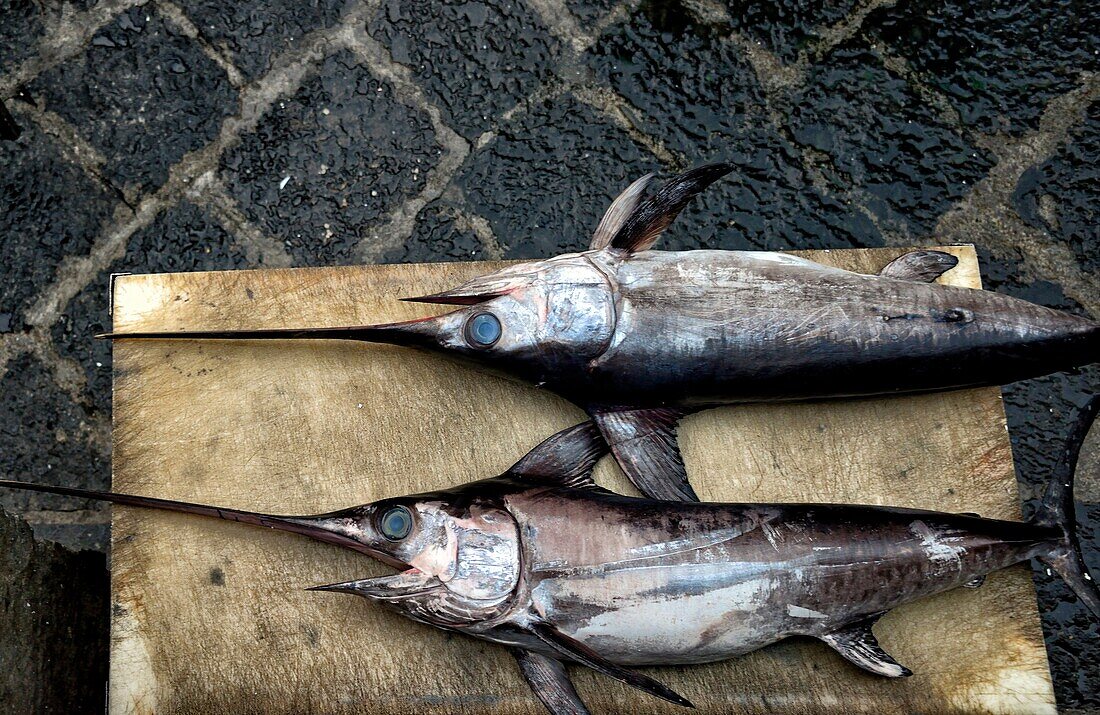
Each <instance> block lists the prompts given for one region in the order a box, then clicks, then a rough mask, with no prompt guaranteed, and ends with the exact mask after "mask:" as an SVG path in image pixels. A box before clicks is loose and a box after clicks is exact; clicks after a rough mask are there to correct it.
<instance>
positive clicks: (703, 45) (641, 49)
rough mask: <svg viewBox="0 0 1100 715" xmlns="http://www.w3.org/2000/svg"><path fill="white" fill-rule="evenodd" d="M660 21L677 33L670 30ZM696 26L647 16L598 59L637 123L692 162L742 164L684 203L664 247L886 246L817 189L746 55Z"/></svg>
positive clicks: (605, 46)
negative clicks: (779, 127) (774, 122)
mask: <svg viewBox="0 0 1100 715" xmlns="http://www.w3.org/2000/svg"><path fill="white" fill-rule="evenodd" d="M684 22H685V23H686V22H689V20H684ZM661 23H664V27H666V28H667V27H673V28H675V29H674V30H669V29H661V27H662V26H661ZM697 30H698V28H697V27H696V26H693V25H690V24H680V23H679V22H673V21H672V20H669V19H668V18H667V17H666V18H656V19H654V18H652V17H651V16H650V14H647V13H646V12H642V13H639V14H638V15H637V16H636V17H635V18H634V20H633V22H631V23H629V24H628V25H625V26H622V27H620V28H618V29H617V30H616V31H615V32H613V33H612V34H611V35H609V36H608V37H606V38H605V39H604V41H603V42H601V43H600V44H599V45H598V46H597V47H595V48H594V49H593V51H592V54H591V56H590V58H589V62H590V64H591V65H592V66H593V68H594V70H595V71H596V73H597V74H598V75H600V76H601V77H603V78H604V79H605V80H606V81H607V82H608V83H609V84H610V85H611V86H612V87H613V88H614V89H615V90H616V91H617V92H618V93H619V94H621V95H622V96H623V97H625V98H626V99H627V100H628V101H629V102H630V104H631V105H632V106H633V107H636V108H637V109H638V110H639V111H640V112H641V113H642V114H640V115H637V116H635V117H633V119H634V120H635V121H636V123H637V124H638V125H639V126H640V127H641V128H642V129H643V130H644V131H646V132H647V133H648V134H650V135H651V136H654V137H656V138H658V139H660V140H661V142H662V143H663V144H664V146H665V147H667V148H669V149H672V150H674V151H676V152H678V153H680V154H682V155H683V156H684V157H685V159H686V162H687V164H689V165H691V166H695V165H699V164H703V163H706V162H709V161H729V162H731V163H733V164H734V166H735V168H734V170H733V172H731V173H730V174H729V176H727V177H726V178H724V179H719V180H718V182H716V183H715V184H714V185H713V186H712V187H711V188H709V189H708V190H707V191H705V192H704V193H703V194H702V195H701V196H699V197H698V198H697V199H695V200H694V201H693V202H692V204H691V205H689V207H688V208H687V209H685V211H684V213H683V215H682V217H681V218H680V219H678V220H677V222H676V223H675V224H674V225H673V227H672V228H671V229H670V230H669V234H668V236H666V237H663V238H662V239H661V244H660V246H661V247H662V248H667V249H691V248H707V247H709V248H725V249H750V248H756V249H766V250H772V249H785V248H848V247H854V246H877V245H881V244H882V237H881V235H880V234H879V232H878V230H877V229H876V228H875V226H874V224H873V222H872V221H871V220H870V219H869V218H868V217H867V216H866V215H865V214H864V213H863V212H862V211H861V210H859V209H858V208H855V207H852V206H849V205H847V204H846V203H845V201H844V200H843V199H842V198H839V197H837V196H829V195H827V194H826V193H825V192H823V191H822V190H820V189H818V188H815V187H814V186H813V181H812V178H811V177H810V176H809V175H808V174H807V172H806V170H805V169H804V167H803V163H802V160H801V157H800V156H799V153H798V151H797V149H796V147H794V146H792V145H791V144H790V142H788V141H786V140H785V139H784V138H783V137H781V136H780V135H779V134H778V133H777V131H776V130H775V129H773V128H772V127H771V125H770V122H769V120H768V119H767V117H766V116H765V111H766V110H765V107H764V97H763V92H762V90H761V89H760V87H759V84H758V83H757V80H756V75H755V73H754V72H753V70H752V68H751V67H750V66H749V65H748V64H747V63H746V62H745V60H744V59H742V57H741V53H740V52H739V51H738V50H737V49H736V48H735V47H734V46H733V45H731V44H729V43H726V42H723V41H722V40H721V39H720V38H718V37H714V36H711V35H708V34H706V33H705V32H699V31H697ZM838 194H839V196H843V193H842V192H838Z"/></svg>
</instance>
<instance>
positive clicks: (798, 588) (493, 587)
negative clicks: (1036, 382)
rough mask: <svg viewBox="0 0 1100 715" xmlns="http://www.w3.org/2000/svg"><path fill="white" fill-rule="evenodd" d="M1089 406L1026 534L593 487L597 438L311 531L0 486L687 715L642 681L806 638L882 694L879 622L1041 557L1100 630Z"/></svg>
mask: <svg viewBox="0 0 1100 715" xmlns="http://www.w3.org/2000/svg"><path fill="white" fill-rule="evenodd" d="M1098 410H1100V400H1093V402H1092V403H1091V404H1090V406H1089V408H1088V409H1087V410H1086V411H1085V413H1084V415H1083V417H1082V419H1081V420H1079V422H1078V425H1077V427H1076V428H1075V430H1074V433H1073V436H1072V438H1071V440H1070V443H1069V445H1070V446H1069V447H1068V448H1067V450H1066V454H1065V456H1064V459H1063V460H1062V462H1060V464H1059V470H1058V472H1057V473H1056V474H1054V475H1053V479H1052V480H1051V483H1050V486H1049V488H1048V491H1047V494H1046V496H1045V497H1044V499H1043V501H1042V502H1041V504H1040V507H1039V508H1038V510H1037V513H1036V515H1035V517H1034V518H1033V519H1032V520H1031V521H1029V522H1011V521H1002V520H995V519H983V518H981V517H978V516H975V515H963V514H947V513H941V512H933V511H924V510H915V509H901V508H891V507H878V506H847V505H829V504H719V503H685V502H676V501H660V500H653V499H643V498H635V497H627V496H623V495H619V494H615V493H612V492H610V491H607V490H605V489H603V488H601V487H599V486H598V485H597V484H596V483H595V482H593V481H592V478H591V473H592V469H593V467H594V465H595V463H596V462H597V461H598V460H599V458H600V457H601V456H602V455H603V454H605V453H606V451H607V446H606V443H605V441H604V440H603V438H602V436H601V435H600V432H599V431H598V429H597V428H596V427H595V425H593V424H592V423H584V424H581V425H578V426H576V427H572V428H569V429H567V430H564V431H562V432H560V433H559V434H557V435H554V436H553V437H551V438H550V439H548V440H546V441H545V442H543V443H542V444H541V445H539V446H538V447H536V448H535V449H534V450H532V451H531V452H530V453H528V454H527V455H526V456H525V457H524V458H523V459H521V460H520V461H519V462H517V463H516V464H515V465H514V466H513V467H512V468H511V469H509V470H508V472H506V473H505V474H503V475H501V476H499V477H494V478H491V479H486V480H482V481H478V482H472V483H469V484H465V485H461V486H458V487H455V488H452V489H445V490H441V491H437V492H431V493H425V494H416V495H411V496H401V497H395V498H390V499H383V500H381V501H378V502H373V503H370V504H365V505H361V506H356V507H351V508H349V509H344V510H340V511H336V512H331V513H327V514H320V515H316V516H276V515H266V514H258V513H254V512H246V511H241V510H236V509H225V508H217V507H210V506H205V505H197V504H188V503H182V502H174V501H166V500H159V499H153V498H148V497H139V496H132V495H122V494H112V493H105V492H88V491H84V490H80V489H70V488H64V487H50V486H43V485H33V484H22V483H18V482H0V486H3V487H9V488H20V489H30V490H36V491H47V492H54V493H61V494H69V495H74V496H81V497H91V498H98V499H105V500H108V501H112V502H115V503H120V504H126V505H131V506H139V507H149V508H160V509H168V510H173V511H180V512H185V513H192V514H198V515H203V516H208V517H214V518H220V519H227V520H232V521H238V522H242V523H247V524H253V525H257V526H266V527H269V528H274V529H280V530H284V531H291V532H295V533H299V534H302V535H305V536H309V537H311V538H315V539H318V540H321V541H324V542H327V543H330V544H334V545H337V546H342V547H345V548H349V549H353V550H355V551H357V552H359V553H362V554H365V555H367V556H369V557H372V558H375V559H378V560H381V561H383V562H385V563H387V564H390V565H392V566H394V567H396V568H398V569H399V572H398V573H396V574H394V575H391V576H383V577H379V578H370V579H363V580H358V581H348V582H345V583H340V584H333V585H330V586H323V587H318V588H316V589H314V590H322V591H337V592H344V593H350V594H355V595H358V596H362V597H365V598H367V599H370V600H372V601H376V602H378V603H381V604H383V605H385V606H387V607H389V608H391V609H393V610H396V611H397V612H399V613H401V614H402V615H404V616H406V617H408V618H411V619H413V620H416V621H419V622H422V623H426V624H429V625H432V626H435V627H437V628H442V629H444V630H448V631H454V632H459V633H465V634H467V635H470V636H473V637H475V638H480V639H483V640H487V641H491V642H494V643H499V644H502V645H504V646H507V647H508V648H509V649H510V650H511V651H512V653H513V655H514V656H515V658H516V661H517V663H518V665H519V668H520V672H521V673H522V674H523V675H524V677H525V678H526V679H527V681H528V683H529V684H530V685H531V687H532V689H533V690H534V692H535V693H536V694H537V695H538V697H539V698H540V699H541V700H542V702H543V703H544V704H545V705H546V706H547V708H548V709H549V710H550V711H551V712H552V713H554V715H581V714H583V713H587V712H588V711H587V709H586V708H585V706H584V704H583V702H582V701H581V700H580V697H579V696H578V695H577V693H576V691H575V689H574V688H573V686H572V684H571V682H570V681H569V678H568V673H567V671H566V668H565V664H566V663H576V664H580V665H584V666H587V667H590V668H593V669H595V670H597V671H599V672H601V673H603V674H605V675H608V676H610V677H613V678H616V679H618V680H621V681H623V682H625V683H627V684H629V685H632V686H635V687H638V688H640V689H642V690H644V691H646V692H648V693H650V694H653V695H655V696H658V697H662V698H664V699H666V700H669V701H671V702H674V703H678V704H681V705H690V701H688V700H687V699H686V698H684V697H683V696H681V695H679V694H678V693H675V692H674V691H672V690H671V689H669V688H668V687H667V686H664V685H662V684H661V683H660V682H658V681H656V680H654V679H653V678H651V677H649V676H646V675H642V674H640V673H638V672H636V671H634V670H631V668H632V667H633V666H636V665H667V664H679V665H688V664H695V663H706V662H710V661H715V660H722V659H726V658H730V657H733V656H736V655H739V654H742V653H746V652H749V651H752V650H755V649H757V648H761V647H763V646H766V645H769V644H771V643H774V642H776V641H779V640H782V639H784V638H786V637H789V636H793V635H801V636H810V637H813V638H817V639H819V640H821V641H822V642H824V643H826V644H828V645H829V646H830V647H832V648H833V649H834V650H835V651H836V652H837V653H838V654H840V655H841V656H842V657H844V658H845V659H847V660H848V661H850V662H851V663H853V664H855V665H857V666H859V667H861V668H863V669H865V670H868V671H870V672H872V673H876V674H879V675H883V676H888V677H902V676H906V675H909V674H910V671H909V670H908V669H907V668H906V667H905V666H903V665H902V664H900V663H898V662H897V661H896V660H894V658H893V657H891V656H890V655H889V654H888V653H886V652H885V651H884V650H883V649H882V648H881V647H880V646H879V644H878V642H877V640H876V639H875V636H874V634H873V632H872V627H873V625H874V623H875V621H876V620H877V619H878V618H879V617H880V616H881V615H882V614H884V613H885V612H887V611H889V610H890V609H892V608H895V607H897V606H899V605H902V604H904V603H908V602H910V601H913V600H916V599H919V598H923V597H925V596H928V595H931V594H935V593H939V592H942V591H946V590H949V589H952V588H955V587H958V586H964V585H969V586H974V585H977V584H980V581H981V579H982V578H983V577H984V576H985V575H986V574H988V573H990V572H992V571H996V570H998V569H1002V568H1005V567H1006V566H1010V565H1012V564H1015V563H1019V562H1021V561H1025V560H1027V559H1029V558H1033V557H1036V558H1039V559H1040V560H1042V561H1043V562H1044V563H1046V564H1047V565H1048V566H1049V567H1050V568H1052V569H1053V570H1055V571H1056V572H1057V573H1059V575H1061V576H1062V577H1063V578H1064V579H1066V581H1067V583H1068V584H1069V585H1070V587H1071V588H1072V589H1073V590H1074V592H1075V593H1076V594H1077V596H1078V597H1079V598H1080V599H1081V600H1082V601H1083V602H1084V603H1085V605H1086V606H1088V607H1089V608H1090V609H1091V610H1092V611H1093V612H1094V613H1096V614H1097V615H1100V591H1098V590H1097V589H1096V586H1095V583H1094V582H1092V581H1091V577H1090V576H1089V575H1088V572H1087V569H1086V567H1085V565H1084V562H1083V561H1082V559H1081V555H1080V551H1079V548H1078V545H1077V541H1076V537H1075V536H1074V522H1073V513H1074V512H1073V501H1072V480H1073V469H1074V466H1075V464H1076V460H1077V455H1078V452H1079V449H1080V445H1081V443H1082V442H1083V440H1084V437H1085V435H1086V434H1087V431H1088V427H1089V424H1090V423H1091V421H1092V420H1093V418H1094V417H1095V415H1096V413H1097V411H1098Z"/></svg>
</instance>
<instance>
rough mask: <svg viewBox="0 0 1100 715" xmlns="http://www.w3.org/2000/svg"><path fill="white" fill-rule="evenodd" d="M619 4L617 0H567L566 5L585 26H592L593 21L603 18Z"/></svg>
mask: <svg viewBox="0 0 1100 715" xmlns="http://www.w3.org/2000/svg"><path fill="white" fill-rule="evenodd" d="M618 4H619V3H618V2H617V0H565V6H566V7H567V8H569V11H570V12H571V13H573V14H574V15H575V16H576V17H577V19H578V20H580V21H581V26H582V27H584V28H588V27H591V25H592V23H595V22H597V21H599V20H600V19H602V18H603V17H604V16H606V15H607V13H609V12H611V11H612V10H613V9H614V8H615V6H616V5H618Z"/></svg>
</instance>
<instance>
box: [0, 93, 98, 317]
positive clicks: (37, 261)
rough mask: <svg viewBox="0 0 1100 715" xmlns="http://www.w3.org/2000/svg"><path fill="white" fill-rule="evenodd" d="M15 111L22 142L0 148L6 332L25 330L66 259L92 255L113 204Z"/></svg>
mask: <svg viewBox="0 0 1100 715" xmlns="http://www.w3.org/2000/svg"><path fill="white" fill-rule="evenodd" d="M11 109H12V110H13V112H15V116H16V119H17V120H18V121H19V123H20V124H21V125H22V127H23V135H22V136H21V137H20V138H19V140H18V141H15V142H2V143H0V166H2V167H3V171H0V225H2V226H3V227H4V229H3V230H4V239H3V240H0V277H2V279H3V280H0V333H7V332H12V331H17V330H21V329H22V328H23V312H24V310H25V309H26V308H27V307H29V306H30V304H31V303H32V302H33V300H34V298H35V296H37V294H38V292H39V291H40V290H41V289H42V288H43V286H46V285H48V284H49V283H50V281H51V280H52V279H53V276H54V274H55V273H56V271H57V267H58V265H59V264H60V263H61V261H62V260H64V259H65V257H66V256H69V255H73V254H81V253H86V252H87V251H88V249H89V248H90V247H91V245H92V242H93V241H94V240H95V238H96V236H97V235H98V233H99V231H100V228H101V226H102V224H103V223H104V222H105V221H106V220H107V219H108V218H109V217H110V216H111V213H112V210H113V208H114V205H115V202H114V201H113V197H112V196H111V195H110V193H109V192H108V191H106V190H105V189H104V188H103V187H102V186H100V185H99V184H98V183H97V182H95V181H94V180H93V179H91V178H89V177H88V175H87V174H86V173H85V172H84V171H82V170H81V169H80V167H78V166H75V165H74V164H72V163H70V162H69V161H67V160H66V159H65V158H64V157H63V156H62V152H61V151H59V149H58V148H57V147H56V146H55V144H54V143H53V141H52V140H51V139H50V138H49V137H47V136H45V135H44V134H43V133H42V132H41V131H40V130H39V129H38V128H37V127H36V126H35V125H34V124H33V122H32V121H30V119H29V117H28V115H27V114H25V113H22V112H21V111H20V105H18V104H13V105H12V107H11Z"/></svg>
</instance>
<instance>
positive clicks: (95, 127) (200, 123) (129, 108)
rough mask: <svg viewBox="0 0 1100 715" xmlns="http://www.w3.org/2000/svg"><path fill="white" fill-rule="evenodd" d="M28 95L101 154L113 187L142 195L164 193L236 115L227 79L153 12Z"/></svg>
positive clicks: (113, 32) (135, 16) (129, 19)
mask: <svg viewBox="0 0 1100 715" xmlns="http://www.w3.org/2000/svg"><path fill="white" fill-rule="evenodd" d="M29 91H30V93H31V95H32V96H34V97H35V98H36V99H40V100H41V102H40V104H41V106H42V108H43V109H46V110H48V111H52V112H56V113H57V114H59V115H61V117H62V118H64V119H65V120H67V121H68V122H69V123H71V124H72V125H74V126H75V127H76V129H77V131H78V132H79V133H80V134H81V135H82V136H83V137H85V138H86V139H87V140H88V141H89V142H90V143H91V144H92V145H93V146H94V147H96V148H97V149H99V150H100V151H101V152H102V153H103V155H104V157H105V158H106V165H105V166H104V174H105V175H106V176H107V177H109V179H110V181H111V182H112V183H113V184H114V185H115V186H116V187H119V188H121V189H127V190H129V191H137V192H144V191H150V190H155V189H156V188H158V187H160V186H161V185H162V184H163V183H164V181H165V180H166V179H167V178H168V168H169V167H170V166H172V165H173V164H175V163H176V162H177V161H179V160H180V159H181V158H182V157H183V156H184V154H186V153H187V152H189V151H193V150H195V149H198V148H199V147H201V146H203V145H205V144H206V143H208V142H209V141H211V140H212V139H214V137H215V136H216V135H217V133H218V130H219V128H220V126H221V122H222V120H223V119H224V118H225V117H226V116H228V115H230V114H232V113H233V112H235V111H236V109H237V96H236V92H235V90H233V88H232V87H230V85H229V81H228V79H227V78H226V75H225V72H224V71H223V70H222V69H221V68H220V67H218V66H217V65H216V64H215V63H214V62H213V61H212V60H210V59H209V58H208V57H206V55H204V54H203V52H202V49H201V48H200V47H199V46H198V44H196V43H195V42H194V41H192V40H191V39H190V38H188V37H186V36H184V35H182V34H180V33H179V31H178V30H176V28H175V27H173V26H172V25H171V24H170V23H167V22H166V21H165V20H164V19H163V18H161V17H160V15H158V14H157V12H156V10H155V9H154V7H153V6H151V5H150V6H142V7H137V8H133V9H131V10H127V11H125V12H123V13H121V14H120V15H119V16H118V17H117V18H115V19H114V20H113V21H111V22H110V23H108V24H107V25H106V26H105V27H104V28H102V29H101V30H100V31H99V32H97V33H96V34H95V36H94V37H93V38H92V42H91V45H90V46H89V47H88V48H87V50H86V51H85V52H83V53H81V54H80V55H78V56H76V57H74V58H73V59H71V60H68V61H67V62H64V63H62V64H61V65H58V66H57V67H54V68H52V69H50V70H48V71H46V72H44V73H43V74H42V75H41V76H40V77H39V78H38V79H36V80H35V81H34V82H33V83H31V85H30V86H29Z"/></svg>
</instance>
